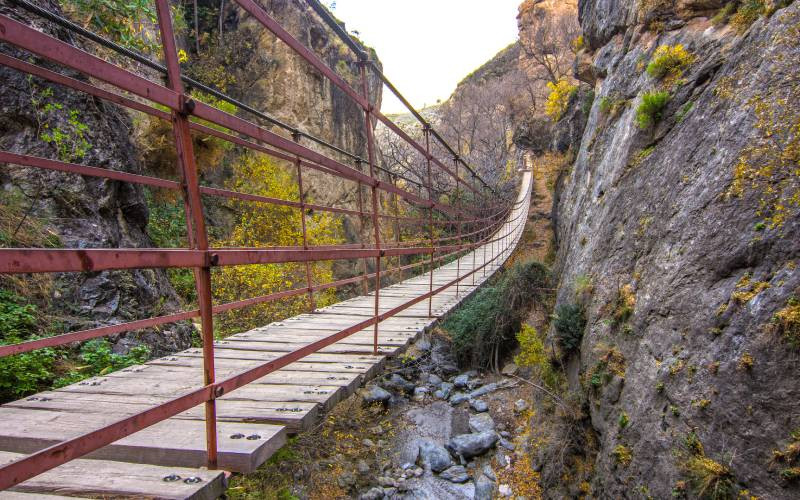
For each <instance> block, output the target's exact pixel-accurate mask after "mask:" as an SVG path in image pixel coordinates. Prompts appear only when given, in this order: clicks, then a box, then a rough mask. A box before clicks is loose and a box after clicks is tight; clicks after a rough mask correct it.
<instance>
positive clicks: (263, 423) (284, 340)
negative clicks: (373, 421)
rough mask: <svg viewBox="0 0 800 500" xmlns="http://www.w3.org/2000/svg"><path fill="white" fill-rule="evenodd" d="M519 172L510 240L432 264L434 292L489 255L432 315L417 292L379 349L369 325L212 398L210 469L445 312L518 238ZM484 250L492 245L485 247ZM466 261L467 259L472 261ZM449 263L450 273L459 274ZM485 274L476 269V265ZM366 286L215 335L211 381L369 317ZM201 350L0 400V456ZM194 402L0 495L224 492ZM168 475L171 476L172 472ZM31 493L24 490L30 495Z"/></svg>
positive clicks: (265, 448)
mask: <svg viewBox="0 0 800 500" xmlns="http://www.w3.org/2000/svg"><path fill="white" fill-rule="evenodd" d="M531 177H532V176H531V173H530V172H525V173H524V174H523V180H522V186H521V190H520V194H519V196H518V201H519V202H520V203H519V204H518V206H517V208H516V209H515V210H514V211H513V213H512V214H511V215H510V216H509V220H510V221H514V222H512V223H510V224H507V225H506V226H507V227H508V228H509V229H513V233H512V234H511V235H510V236H509V239H508V241H509V242H510V244H509V245H508V248H507V249H506V250H505V251H502V252H499V250H500V247H501V245H499V244H497V243H495V244H494V245H491V244H490V245H486V247H485V248H484V247H481V248H478V249H476V250H475V251H474V252H471V253H469V254H467V255H465V256H463V257H461V258H460V259H459V261H458V262H455V261H454V262H451V263H449V264H447V265H444V266H441V267H439V268H437V269H435V270H434V273H433V283H434V288H436V287H440V286H443V285H445V284H447V283H449V282H450V281H452V280H455V279H456V278H457V276H458V277H460V276H464V275H465V274H467V273H468V272H470V271H471V270H472V269H474V268H480V267H481V266H482V265H483V262H484V255H485V256H486V260H487V261H491V260H492V259H494V258H495V257H497V259H496V260H494V261H493V262H491V263H489V264H488V265H487V266H486V267H485V269H481V270H479V271H478V272H477V273H475V274H473V275H471V276H467V277H464V278H462V279H461V280H460V281H459V287H458V293H456V287H455V285H453V286H452V287H450V288H448V289H446V290H443V291H442V292H440V293H439V294H437V295H436V296H434V297H433V301H432V304H433V315H434V316H433V317H428V300H427V299H426V300H423V301H421V302H419V303H417V304H414V305H413V306H411V307H409V308H407V309H405V310H403V311H401V312H400V313H398V314H397V315H395V316H393V317H391V318H388V319H386V320H384V321H382V322H381V323H380V324H379V354H378V355H375V354H373V328H372V327H369V328H366V329H364V330H362V331H360V332H356V333H354V334H353V335H350V336H349V337H347V338H345V339H343V340H341V341H339V342H336V343H335V344H332V345H330V346H328V347H326V348H323V349H321V350H320V351H319V352H317V353H314V354H311V355H309V356H306V357H305V358H303V359H302V360H300V361H297V362H295V363H292V364H290V365H288V366H286V367H284V368H282V369H280V370H278V371H276V372H273V373H270V374H269V375H266V376H265V377H262V378H261V379H259V380H257V381H256V382H254V383H252V384H248V385H247V386H244V387H242V388H240V389H237V390H235V391H233V392H231V393H228V394H225V395H224V396H223V397H222V398H220V399H218V400H217V416H218V419H219V422H218V447H219V466H220V467H221V468H222V469H225V470H229V471H236V472H250V471H253V470H254V469H256V468H257V467H258V466H259V465H261V464H262V463H263V462H264V461H266V460H267V459H268V458H269V457H270V456H271V455H272V454H273V453H274V452H275V451H276V450H278V449H279V448H280V447H281V446H283V445H284V444H285V442H286V436H287V434H288V433H296V432H300V431H302V430H305V429H308V428H309V427H310V426H312V425H313V424H314V423H315V422H317V421H318V418H319V416H320V412H322V411H325V410H328V409H330V408H331V407H333V406H334V405H335V404H336V403H338V402H339V401H341V400H342V399H344V398H346V397H347V396H349V395H351V394H352V393H353V392H355V391H356V389H358V387H360V386H361V385H363V384H364V382H366V381H367V380H369V379H370V378H372V377H374V376H376V375H377V374H379V373H380V372H381V370H382V369H383V366H384V363H385V361H386V359H387V357H390V356H395V355H397V354H399V353H401V352H402V351H404V350H405V349H406V347H407V346H408V345H409V344H410V343H411V342H413V341H414V340H416V339H417V338H418V337H419V336H420V335H421V334H422V333H423V332H425V331H427V330H428V329H429V328H431V327H432V326H433V325H434V324H435V323H436V322H437V321H438V320H439V319H440V318H441V317H443V316H445V315H446V314H447V313H448V312H450V311H451V310H452V309H454V308H455V307H456V306H457V305H458V304H459V303H460V302H461V301H462V300H464V298H466V297H467V296H469V295H470V294H471V293H472V292H473V291H474V290H476V289H477V288H478V287H479V286H480V285H481V284H483V283H484V282H485V281H486V280H487V279H489V278H490V277H491V275H492V274H494V272H495V271H497V269H498V268H499V267H501V266H502V264H503V263H504V262H505V260H506V259H507V258H508V256H509V255H510V253H511V251H513V248H514V247H515V246H516V243H517V241H518V240H519V238H520V236H521V235H522V232H523V229H524V223H525V221H526V220H527V212H528V206H529V200H530V198H529V197H530V190H531V185H532V179H531ZM495 251H498V252H497V253H496V254H495ZM473 266H474V267H473ZM459 270H460V273H459ZM484 271H485V272H484ZM429 279H430V276H429V274H428V273H426V274H423V275H420V276H417V277H414V278H411V279H408V280H405V281H402V282H400V283H397V284H395V285H391V286H388V287H385V288H382V289H381V290H380V296H381V297H380V299H381V300H380V312H381V313H384V312H386V311H388V310H390V309H392V308H394V307H397V306H399V305H402V304H405V303H408V302H409V301H411V300H413V299H414V298H416V297H419V296H421V295H424V294H425V293H427V292H428V290H429V286H430V283H429ZM374 300H375V299H374V293H373V294H369V295H364V296H360V297H356V298H353V299H350V300H346V301H343V302H339V303H337V304H334V305H331V306H329V307H325V308H322V309H319V310H317V311H315V312H314V314H301V315H299V316H295V317H292V318H289V319H286V320H283V321H279V322H275V323H272V324H269V325H266V326H264V327H261V328H256V329H254V330H250V331H248V332H243V333H239V334H236V335H232V336H230V337H228V338H226V339H225V340H221V341H217V342H216V343H215V355H216V356H215V364H216V374H217V378H218V379H222V378H225V377H228V376H232V375H235V374H237V373H241V372H243V371H245V370H247V369H249V368H253V367H255V366H259V365H261V364H263V363H265V362H267V361H269V360H272V359H275V358H277V357H279V356H282V355H284V354H286V353H287V352H290V351H293V350H296V349H298V348H301V347H303V346H305V345H308V344H310V343H312V342H314V341H316V340H319V339H322V338H324V337H326V336H329V335H332V334H333V333H336V332H338V331H341V330H343V329H345V328H347V327H349V326H352V325H355V324H357V323H359V322H362V321H364V320H365V319H368V318H369V317H371V316H373V314H374ZM201 368H202V352H201V351H200V349H187V350H185V351H182V352H179V353H176V354H174V355H171V356H167V357H164V358H159V359H155V360H152V361H150V362H148V363H145V364H143V365H137V366H133V367H130V368H126V369H124V370H121V371H119V372H115V373H111V374H108V375H105V376H101V377H95V378H92V379H88V380H85V381H82V382H79V383H77V384H73V385H70V386H67V387H64V388H62V389H58V390H54V391H47V392H42V393H39V394H36V395H34V396H31V397H28V398H25V399H23V400H19V401H15V402H12V403H8V404H6V405H3V406H0V421H2V422H3V423H4V425H2V426H0V463H7V462H10V461H13V460H15V459H16V458H19V457H20V456H22V455H21V454H25V453H31V452H34V451H37V450H39V449H42V448H44V447H46V446H49V445H52V444H54V443H57V442H59V441H63V440H65V439H69V438H72V437H75V436H78V435H80V434H83V433H85V432H88V431H91V430H93V429H95V428H98V427H101V426H103V425H106V424H109V423H112V422H114V421H117V420H119V419H121V418H124V417H126V416H129V415H133V414H135V413H138V412H141V411H143V410H145V409H147V408H150V407H152V406H155V405H157V404H159V403H163V402H165V401H166V400H168V399H170V398H174V397H177V396H179V395H181V394H183V393H186V392H188V391H189V390H191V389H195V388H197V387H198V385H199V382H200V381H201V380H202V369H201ZM205 442H206V440H205V422H204V414H203V408H202V406H200V407H196V408H193V409H191V410H189V411H186V412H184V413H181V414H179V415H176V416H175V417H172V418H170V419H167V420H165V421H163V422H160V423H158V424H156V425H153V426H151V427H149V428H147V429H144V430H142V431H140V432H137V433H135V434H133V435H131V436H128V437H126V438H124V439H121V440H119V441H117V442H115V443H113V444H111V445H109V446H106V447H105V448H102V449H100V450H98V451H96V452H94V453H92V454H90V455H89V456H87V457H85V458H83V459H80V460H74V461H72V462H69V463H67V464H64V465H62V466H60V467H57V468H55V469H53V470H51V471H49V472H46V473H44V474H41V475H39V476H38V477H36V478H33V479H31V480H29V481H26V482H24V483H22V484H20V485H18V486H16V487H15V488H13V490H14V491H10V492H0V500H3V499H21V500H25V499H26V498H28V497H30V498H34V497H36V498H46V496H44V495H45V494H50V495H54V498H59V495H68V496H71V497H75V496H82V495H86V496H103V495H107V496H114V497H137V498H142V497H144V498H199V499H205V498H216V497H217V496H219V495H220V494H221V493H222V492H223V491H224V483H225V480H224V477H223V475H222V473H220V472H219V471H207V470H204V469H202V467H203V466H204V464H205V460H206V455H205ZM176 478H177V479H176ZM33 494H35V495H33Z"/></svg>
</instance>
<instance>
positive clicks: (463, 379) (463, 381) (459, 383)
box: [453, 373, 469, 389]
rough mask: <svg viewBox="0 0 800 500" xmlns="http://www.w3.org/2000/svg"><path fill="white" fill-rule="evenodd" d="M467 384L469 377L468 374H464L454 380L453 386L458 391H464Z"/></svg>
mask: <svg viewBox="0 0 800 500" xmlns="http://www.w3.org/2000/svg"><path fill="white" fill-rule="evenodd" d="M467 384H469V375H467V374H466V373H462V374H461V375H459V376H458V377H456V378H454V379H453V385H455V386H456V388H457V389H463V388H465V387H467Z"/></svg>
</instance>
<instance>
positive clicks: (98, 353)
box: [53, 339, 150, 387]
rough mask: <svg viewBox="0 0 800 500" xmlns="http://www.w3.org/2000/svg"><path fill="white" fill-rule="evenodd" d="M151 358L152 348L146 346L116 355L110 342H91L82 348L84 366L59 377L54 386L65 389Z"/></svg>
mask: <svg viewBox="0 0 800 500" xmlns="http://www.w3.org/2000/svg"><path fill="white" fill-rule="evenodd" d="M149 357H150V348H149V347H147V346H146V345H138V346H136V347H134V348H132V349H131V350H130V351H129V352H128V353H127V354H116V353H115V352H113V351H112V350H111V343H109V341H108V340H106V339H94V340H90V341H89V342H86V343H85V344H83V345H82V346H81V350H80V354H79V356H78V359H79V360H80V361H82V362H83V363H84V365H83V366H79V367H77V368H76V369H74V370H72V371H70V372H69V373H67V374H66V375H64V376H63V377H59V378H58V379H56V380H55V382H54V383H53V385H54V386H55V387H64V386H66V385H70V384H74V383H75V382H79V381H81V380H83V379H85V378H89V377H94V376H97V375H106V374H108V373H111V372H113V371H116V370H121V369H122V368H126V367H128V366H132V365H138V364H141V363H144V362H145V361H147V359H148V358H149Z"/></svg>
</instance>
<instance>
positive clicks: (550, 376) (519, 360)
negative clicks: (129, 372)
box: [514, 324, 558, 389]
mask: <svg viewBox="0 0 800 500" xmlns="http://www.w3.org/2000/svg"><path fill="white" fill-rule="evenodd" d="M517 342H519V354H518V355H517V356H515V357H514V363H516V364H517V365H519V366H523V367H527V368H531V369H533V371H534V372H535V373H534V374H535V376H536V377H537V378H538V379H540V380H541V381H542V382H544V383H545V385H547V386H548V387H550V388H553V389H554V388H556V386H557V385H558V376H557V374H556V372H555V371H554V370H553V365H552V364H551V362H550V357H549V356H548V355H547V351H546V350H545V345H544V342H543V340H542V338H541V337H540V336H539V332H537V331H536V328H534V327H532V326H530V325H528V324H523V325H522V330H520V332H519V333H518V334H517Z"/></svg>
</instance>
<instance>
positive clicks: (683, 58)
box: [647, 44, 694, 80]
mask: <svg viewBox="0 0 800 500" xmlns="http://www.w3.org/2000/svg"><path fill="white" fill-rule="evenodd" d="M693 61H694V56H693V55H692V54H691V53H690V52H689V51H687V50H686V49H685V48H684V46H683V45H681V44H678V45H661V46H660V47H658V48H657V49H656V51H655V53H654V54H653V58H652V59H650V64H648V65H647V74H648V75H650V76H651V77H653V78H655V79H657V80H660V79H662V78H664V77H665V76H667V75H669V76H670V77H671V78H678V77H680V75H682V74H683V71H684V70H685V69H686V68H688V67H689V66H690V65H691V64H692V62H693Z"/></svg>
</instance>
